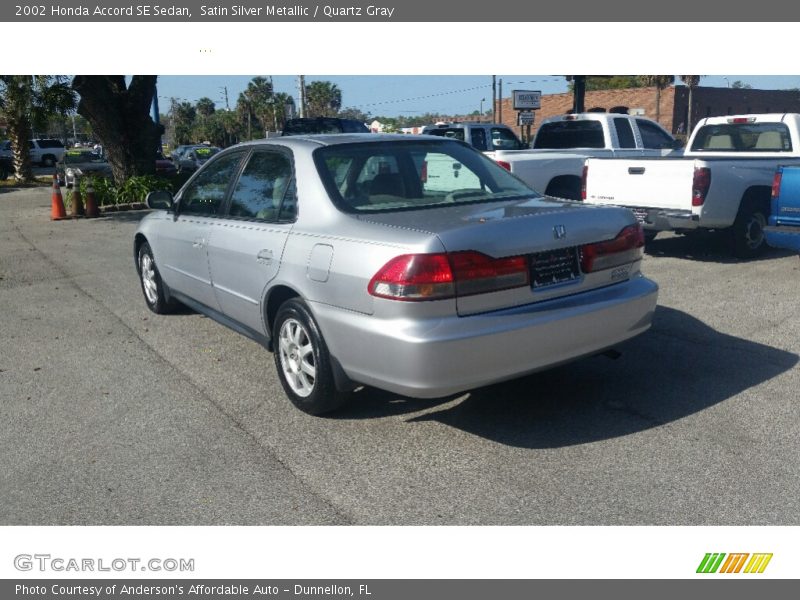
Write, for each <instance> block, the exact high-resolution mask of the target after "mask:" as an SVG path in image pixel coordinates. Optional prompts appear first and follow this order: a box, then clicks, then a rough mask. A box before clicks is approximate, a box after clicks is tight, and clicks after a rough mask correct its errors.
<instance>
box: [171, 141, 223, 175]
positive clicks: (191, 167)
mask: <svg viewBox="0 0 800 600" xmlns="http://www.w3.org/2000/svg"><path fill="white" fill-rule="evenodd" d="M219 151H220V148H217V147H216V146H194V147H192V148H189V149H187V150H186V151H185V152H184V153H183V154H182V155H181V156H180V158H178V164H177V165H175V166H176V170H177V172H178V173H186V172H188V173H191V172H194V171H197V169H199V168H200V167H202V166H203V165H204V164H205V163H206V161H207V160H208V159H209V158H211V157H212V156H214V155H215V154H216V153H217V152H219Z"/></svg>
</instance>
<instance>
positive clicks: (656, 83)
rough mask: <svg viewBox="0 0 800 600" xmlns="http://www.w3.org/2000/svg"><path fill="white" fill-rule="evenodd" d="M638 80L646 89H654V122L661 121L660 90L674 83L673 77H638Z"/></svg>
mask: <svg viewBox="0 0 800 600" xmlns="http://www.w3.org/2000/svg"><path fill="white" fill-rule="evenodd" d="M639 80H640V81H641V82H642V84H643V85H645V86H647V87H654V88H656V122H660V121H661V90H663V89H666V88H667V87H669V86H670V85H672V84H673V83H674V82H675V75H639Z"/></svg>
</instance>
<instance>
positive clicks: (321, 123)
mask: <svg viewBox="0 0 800 600" xmlns="http://www.w3.org/2000/svg"><path fill="white" fill-rule="evenodd" d="M318 133H369V128H368V127H367V126H366V125H364V123H362V122H361V121H356V120H355V119H338V118H334V117H312V118H300V119H289V120H288V121H286V124H285V125H284V127H283V131H282V132H281V135H314V134H318Z"/></svg>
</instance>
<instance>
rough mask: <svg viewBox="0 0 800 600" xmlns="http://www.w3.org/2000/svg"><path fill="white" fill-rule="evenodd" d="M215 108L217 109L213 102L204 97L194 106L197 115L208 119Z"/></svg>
mask: <svg viewBox="0 0 800 600" xmlns="http://www.w3.org/2000/svg"><path fill="white" fill-rule="evenodd" d="M216 108H217V107H216V105H215V104H214V101H213V100H212V99H211V98H207V97H205V96H203V97H202V98H200V100H198V101H197V103H196V104H195V110H197V114H198V115H200V116H201V117H210V116H211V115H212V114H214V111H215V110H216Z"/></svg>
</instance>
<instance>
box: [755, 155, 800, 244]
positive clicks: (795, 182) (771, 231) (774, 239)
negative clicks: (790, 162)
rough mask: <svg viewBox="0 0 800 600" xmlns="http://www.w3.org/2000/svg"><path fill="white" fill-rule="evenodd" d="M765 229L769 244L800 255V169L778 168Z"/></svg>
mask: <svg viewBox="0 0 800 600" xmlns="http://www.w3.org/2000/svg"><path fill="white" fill-rule="evenodd" d="M770 213H771V214H770V216H769V224H768V226H767V227H765V228H764V234H765V236H766V238H767V243H768V244H769V245H770V246H773V247H775V248H788V249H789V250H794V251H795V252H798V253H800V167H789V166H786V167H778V170H777V171H776V172H775V178H774V179H773V181H772V209H771V211H770Z"/></svg>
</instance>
